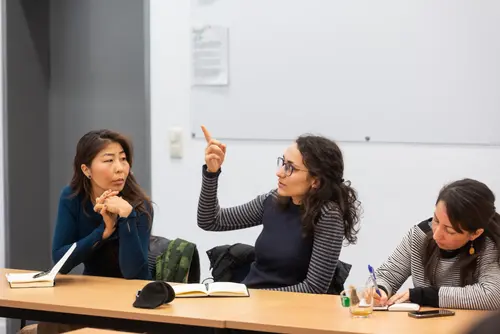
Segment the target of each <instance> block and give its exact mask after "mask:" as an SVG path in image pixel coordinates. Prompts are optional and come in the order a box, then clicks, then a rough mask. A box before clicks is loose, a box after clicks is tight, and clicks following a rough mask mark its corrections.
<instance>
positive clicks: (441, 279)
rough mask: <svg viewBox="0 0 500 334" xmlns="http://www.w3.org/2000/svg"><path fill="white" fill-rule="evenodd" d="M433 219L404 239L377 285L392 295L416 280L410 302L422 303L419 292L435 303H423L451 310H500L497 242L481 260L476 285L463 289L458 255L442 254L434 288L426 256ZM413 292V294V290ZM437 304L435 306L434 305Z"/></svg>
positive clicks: (487, 245) (488, 243) (488, 246)
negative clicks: (427, 234) (406, 283)
mask: <svg viewBox="0 0 500 334" xmlns="http://www.w3.org/2000/svg"><path fill="white" fill-rule="evenodd" d="M430 224H431V220H427V221H424V222H422V223H420V224H419V225H417V226H414V227H412V228H411V229H410V231H409V232H408V233H407V234H406V235H405V236H404V238H403V240H402V241H401V243H400V244H399V246H398V247H397V248H396V250H395V251H394V252H393V253H392V255H391V256H390V257H389V259H388V260H387V261H386V262H385V263H384V264H383V265H382V266H381V267H380V268H379V269H378V270H377V272H376V275H377V283H378V285H379V286H380V287H382V288H383V289H384V290H386V292H387V293H388V295H389V296H390V295H392V294H394V293H396V292H397V290H399V288H400V287H401V285H402V284H403V283H404V282H405V281H406V280H407V279H408V277H410V276H411V277H412V279H413V285H414V287H415V289H410V301H412V302H418V301H422V298H418V299H419V300H412V299H416V297H413V298H412V295H416V294H415V290H420V291H422V292H424V294H427V298H426V297H424V298H423V299H427V300H434V302H430V303H426V302H423V303H422V302H421V303H420V304H422V305H429V306H435V307H448V308H456V309H472V310H496V309H499V308H500V284H499V283H500V264H499V262H498V251H497V247H496V246H495V244H494V242H493V241H492V240H491V239H490V238H487V239H486V242H485V248H484V250H483V251H482V252H481V254H480V255H479V257H478V264H477V269H476V273H475V274H474V277H475V280H476V283H475V284H472V285H468V286H465V287H461V286H460V269H459V268H458V267H457V266H454V265H453V264H454V263H455V261H456V260H457V258H458V257H457V256H451V257H450V256H443V255H441V257H440V259H439V261H438V264H437V268H436V286H431V285H430V283H429V280H428V279H427V278H426V277H425V276H424V265H423V262H422V254H423V250H424V247H425V242H426V232H428V231H430V230H431V227H430ZM412 290H413V291H412ZM429 291H431V293H430V295H432V294H433V293H432V291H435V297H432V296H431V297H430V298H429V293H426V292H429ZM433 304H435V305H433Z"/></svg>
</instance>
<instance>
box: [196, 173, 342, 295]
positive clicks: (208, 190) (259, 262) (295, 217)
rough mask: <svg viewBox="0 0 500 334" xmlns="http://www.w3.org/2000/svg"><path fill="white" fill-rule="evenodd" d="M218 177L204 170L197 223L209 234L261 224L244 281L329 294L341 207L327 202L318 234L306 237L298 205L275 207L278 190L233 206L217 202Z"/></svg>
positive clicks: (254, 285)
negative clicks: (248, 270)
mask: <svg viewBox="0 0 500 334" xmlns="http://www.w3.org/2000/svg"><path fill="white" fill-rule="evenodd" d="M219 173H220V171H219V172H218V173H209V172H208V171H207V170H206V167H205V166H204V169H203V183H202V188H201V195H200V201H199V204H198V225H199V226H200V227H201V228H203V229H204V230H207V231H229V230H238V229H244V228H249V227H253V226H258V225H263V229H262V232H261V234H260V235H259V237H258V238H257V241H256V242H255V261H254V263H252V265H251V267H250V272H249V273H248V275H247V277H246V278H245V280H244V281H243V283H244V284H246V285H247V286H248V287H249V288H257V289H272V290H280V291H292V292H305V293H326V292H327V290H328V288H329V286H330V284H331V282H332V279H333V275H334V273H335V268H336V267H337V261H338V258H339V255H340V251H341V249H342V241H343V238H344V222H343V219H342V215H341V214H340V210H339V208H338V205H337V204H336V203H334V202H329V203H326V204H325V205H324V206H323V208H322V209H321V215H320V217H319V219H318V221H317V223H316V225H315V229H314V233H313V234H312V235H310V236H304V235H303V232H304V230H303V227H302V220H301V215H302V213H301V209H300V206H297V205H294V204H293V203H292V202H291V201H290V203H289V204H288V206H287V207H286V208H280V207H279V206H278V204H277V203H276V198H277V192H276V191H275V190H273V191H271V192H269V193H267V194H263V195H260V196H258V197H257V198H255V199H254V200H252V201H250V202H248V203H245V204H243V205H240V206H236V207H232V208H221V207H220V206H219V203H218V200H217V185H218V175H219Z"/></svg>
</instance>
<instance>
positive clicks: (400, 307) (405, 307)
mask: <svg viewBox="0 0 500 334" xmlns="http://www.w3.org/2000/svg"><path fill="white" fill-rule="evenodd" d="M373 310H374V311H394V312H413V311H418V310H420V305H418V304H415V303H398V304H392V305H391V306H387V305H386V306H374V307H373Z"/></svg>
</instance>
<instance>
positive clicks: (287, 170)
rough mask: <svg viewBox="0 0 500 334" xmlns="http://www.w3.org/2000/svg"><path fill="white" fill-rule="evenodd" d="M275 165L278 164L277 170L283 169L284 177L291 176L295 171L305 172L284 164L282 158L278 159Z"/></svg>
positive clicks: (287, 163) (288, 163)
mask: <svg viewBox="0 0 500 334" xmlns="http://www.w3.org/2000/svg"><path fill="white" fill-rule="evenodd" d="M277 163H278V168H281V167H283V170H284V171H285V175H286V176H290V175H292V174H293V172H295V171H297V172H300V171H303V172H305V171H306V170H305V169H300V168H297V167H295V166H294V165H292V164H291V163H290V162H286V161H285V158H284V157H278V161H277Z"/></svg>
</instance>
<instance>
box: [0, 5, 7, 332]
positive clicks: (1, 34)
mask: <svg viewBox="0 0 500 334" xmlns="http://www.w3.org/2000/svg"><path fill="white" fill-rule="evenodd" d="M4 25H5V1H4V0H0V108H1V109H0V268H5V232H6V231H5V220H6V219H5V218H6V217H5V197H4V190H5V189H4V186H5V182H4V173H5V170H4V160H5V155H4V153H5V151H4V144H5V140H4V134H5V131H4V124H5V123H6V122H5V118H6V108H5V104H4V102H5V100H4V93H5V87H4V86H5V77H4V67H5V26H4ZM5 326H6V321H5V319H2V318H0V334H4V333H5V331H6V328H5Z"/></svg>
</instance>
